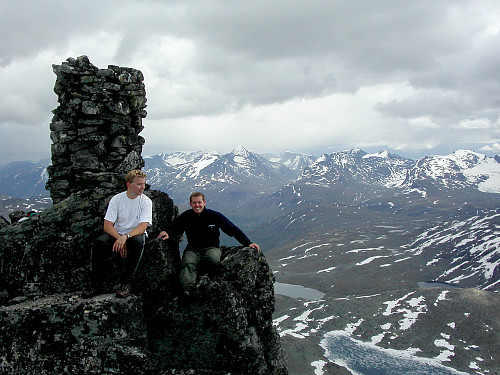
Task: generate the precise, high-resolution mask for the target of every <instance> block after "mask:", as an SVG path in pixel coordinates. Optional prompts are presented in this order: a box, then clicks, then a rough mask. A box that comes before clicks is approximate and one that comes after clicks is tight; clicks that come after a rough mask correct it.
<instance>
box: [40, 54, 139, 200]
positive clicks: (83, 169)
mask: <svg viewBox="0 0 500 375" xmlns="http://www.w3.org/2000/svg"><path fill="white" fill-rule="evenodd" d="M52 68H53V71H54V73H55V74H56V76H57V80H56V83H55V86H54V91H55V93H56V94H57V95H58V101H59V106H58V107H57V108H56V109H55V110H54V111H53V113H54V116H53V119H52V122H51V124H50V130H51V135H50V137H51V140H52V142H53V144H52V146H51V148H52V150H51V151H52V165H51V166H49V168H48V174H49V179H48V181H47V185H46V188H47V190H49V191H50V196H51V198H52V201H53V202H54V204H56V203H59V202H60V201H62V200H64V199H65V198H67V197H68V196H70V195H71V194H72V193H74V192H77V191H81V190H83V189H86V188H90V187H100V188H104V189H108V190H114V189H123V176H124V175H125V174H126V173H127V172H128V171H130V170H132V169H141V168H142V167H143V166H144V160H143V159H142V156H141V152H142V146H143V144H144V138H143V137H141V136H139V133H140V132H141V131H142V129H143V126H142V119H143V118H144V117H146V110H145V108H146V90H145V86H144V83H143V80H144V77H143V75H142V73H141V72H140V71H139V70H136V69H132V68H124V67H118V66H114V65H109V66H108V68H107V69H99V68H97V67H95V66H94V65H93V64H91V63H90V61H89V59H88V58H87V56H80V57H78V58H76V59H74V58H68V59H67V60H66V62H63V63H62V64H61V65H53V66H52Z"/></svg>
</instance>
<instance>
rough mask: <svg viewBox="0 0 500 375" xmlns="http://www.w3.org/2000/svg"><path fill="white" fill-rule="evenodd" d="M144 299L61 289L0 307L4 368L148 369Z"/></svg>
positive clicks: (48, 372) (49, 372) (42, 373)
mask: <svg viewBox="0 0 500 375" xmlns="http://www.w3.org/2000/svg"><path fill="white" fill-rule="evenodd" d="M147 344H148V343H147V330H146V326H145V320H144V317H143V313H142V305H141V300H140V298H138V297H130V298H128V299H127V300H121V299H117V298H114V295H111V294H106V295H102V296H98V297H95V298H93V299H92V300H82V299H81V298H80V297H79V296H78V295H71V294H66V295H63V294H60V295H55V296H49V297H45V298H40V299H37V300H35V301H28V302H24V303H20V304H16V305H12V306H8V307H2V308H1V309H0V373H2V374H37V375H53V374H138V375H140V374H146V373H148V372H147V371H148V369H149V368H150V364H149V358H150V356H149V352H148V345H147Z"/></svg>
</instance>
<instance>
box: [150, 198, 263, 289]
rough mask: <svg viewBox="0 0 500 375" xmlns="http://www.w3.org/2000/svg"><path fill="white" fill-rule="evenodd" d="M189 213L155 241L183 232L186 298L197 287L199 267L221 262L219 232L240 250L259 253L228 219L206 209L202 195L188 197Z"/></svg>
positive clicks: (183, 286) (179, 218)
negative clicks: (231, 239)
mask: <svg viewBox="0 0 500 375" xmlns="http://www.w3.org/2000/svg"><path fill="white" fill-rule="evenodd" d="M189 204H190V206H191V208H192V209H191V210H187V211H185V212H183V213H182V214H181V215H180V216H178V217H177V218H176V219H175V220H174V223H173V225H172V227H171V228H169V229H167V230H166V231H161V232H160V234H159V235H158V238H162V239H163V240H166V239H168V238H170V237H172V236H180V235H182V234H183V233H184V232H186V237H187V242H188V243H187V246H186V249H185V250H184V254H183V255H182V265H181V271H180V274H179V282H180V284H181V288H182V290H183V293H184V295H186V296H189V295H190V293H192V289H193V287H194V286H195V284H196V277H197V270H198V267H199V266H205V267H208V268H215V267H216V266H217V265H218V264H219V262H220V258H221V255H222V253H221V251H220V249H219V237H220V231H219V229H222V231H223V232H224V233H226V234H227V235H228V236H231V237H234V238H236V239H237V240H238V242H240V243H241V244H242V245H243V246H249V247H252V248H254V249H256V250H257V251H260V248H259V245H257V244H256V243H252V242H251V241H250V240H249V239H248V237H247V236H246V235H245V234H244V233H243V232H242V231H241V230H240V229H239V228H238V227H237V226H236V225H234V224H233V223H232V222H231V221H230V220H229V219H228V218H226V217H225V216H224V215H222V214H221V213H220V212H217V211H214V210H210V209H208V208H205V205H206V201H205V195H204V194H203V193H199V192H196V193H193V194H191V196H190V197H189Z"/></svg>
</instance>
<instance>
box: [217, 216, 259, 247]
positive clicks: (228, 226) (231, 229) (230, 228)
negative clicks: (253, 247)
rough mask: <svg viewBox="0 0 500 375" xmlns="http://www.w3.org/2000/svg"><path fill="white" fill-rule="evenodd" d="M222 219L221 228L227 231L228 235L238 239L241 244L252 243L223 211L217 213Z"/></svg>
mask: <svg viewBox="0 0 500 375" xmlns="http://www.w3.org/2000/svg"><path fill="white" fill-rule="evenodd" d="M217 214H218V216H219V220H220V229H221V230H222V231H223V232H224V233H226V234H227V235H228V236H231V237H234V238H236V239H237V240H238V242H239V243H240V244H242V245H243V246H248V245H250V244H251V243H252V241H250V239H249V238H248V237H247V236H246V235H245V233H243V232H242V231H241V229H240V228H238V227H237V226H236V225H234V224H233V223H232V221H231V220H229V219H228V218H227V217H225V216H224V215H222V214H221V213H219V212H218V213H217Z"/></svg>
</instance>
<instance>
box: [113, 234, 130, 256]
mask: <svg viewBox="0 0 500 375" xmlns="http://www.w3.org/2000/svg"><path fill="white" fill-rule="evenodd" d="M127 238H128V237H127V235H126V234H123V235H121V236H120V238H118V239H117V240H116V241H115V243H114V244H113V251H114V252H115V253H120V255H121V256H122V258H126V257H127Z"/></svg>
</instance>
